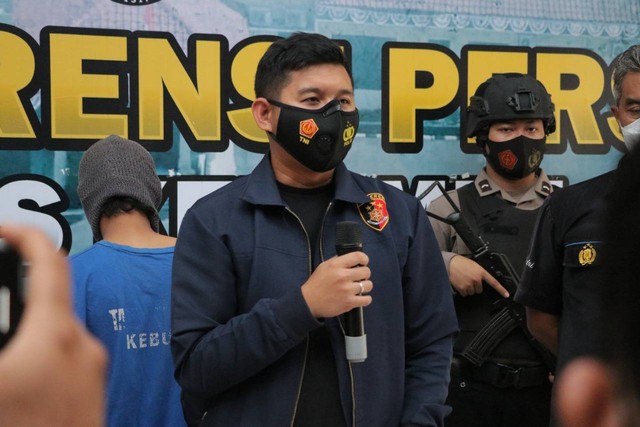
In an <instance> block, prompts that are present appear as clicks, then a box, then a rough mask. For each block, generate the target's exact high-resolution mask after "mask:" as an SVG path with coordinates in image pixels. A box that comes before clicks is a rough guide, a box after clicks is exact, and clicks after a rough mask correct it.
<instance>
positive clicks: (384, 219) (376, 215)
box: [358, 193, 389, 231]
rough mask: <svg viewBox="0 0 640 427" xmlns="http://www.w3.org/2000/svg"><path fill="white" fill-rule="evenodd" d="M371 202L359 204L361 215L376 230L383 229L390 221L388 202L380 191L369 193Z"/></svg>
mask: <svg viewBox="0 0 640 427" xmlns="http://www.w3.org/2000/svg"><path fill="white" fill-rule="evenodd" d="M367 196H369V199H371V201H370V202H367V203H362V204H360V205H358V212H360V217H361V218H362V220H363V221H364V223H365V224H367V225H368V226H369V227H371V228H373V229H374V230H376V231H382V229H383V228H385V227H386V226H387V224H388V223H389V211H387V202H386V201H385V199H384V196H383V195H382V194H380V193H369V194H367Z"/></svg>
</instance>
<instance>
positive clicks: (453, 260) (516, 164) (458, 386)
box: [427, 73, 555, 427]
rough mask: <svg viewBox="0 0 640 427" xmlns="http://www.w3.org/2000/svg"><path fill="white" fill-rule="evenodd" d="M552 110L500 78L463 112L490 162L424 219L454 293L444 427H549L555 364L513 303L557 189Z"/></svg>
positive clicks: (534, 90) (539, 94) (512, 79)
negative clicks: (537, 227) (549, 150)
mask: <svg viewBox="0 0 640 427" xmlns="http://www.w3.org/2000/svg"><path fill="white" fill-rule="evenodd" d="M553 113H554V105H553V103H552V102H551V97H550V95H549V94H548V93H547V91H546V89H545V88H544V86H543V85H542V84H541V83H540V82H539V81H537V80H536V79H534V78H533V77H531V76H528V75H523V74H517V73H509V74H496V75H494V76H493V77H491V78H490V79H488V80H487V81H485V82H484V83H482V84H481V85H480V86H479V87H478V88H477V90H476V92H475V94H474V96H472V97H471V99H470V103H469V106H468V108H467V116H466V119H467V120H466V123H467V127H466V130H467V136H468V137H475V138H476V143H477V144H478V147H479V148H480V149H481V150H482V154H483V155H484V156H485V158H486V165H485V167H484V168H483V169H482V170H481V171H480V172H479V173H478V175H477V177H476V179H475V181H474V182H473V183H470V184H468V185H466V186H464V187H461V188H459V189H457V190H454V191H451V192H449V193H444V194H443V196H441V197H439V198H437V199H435V200H434V201H433V202H432V203H431V204H430V205H429V207H428V209H427V211H428V213H429V216H430V221H431V224H432V226H433V229H434V232H435V234H436V238H437V240H438V243H439V245H440V249H441V251H442V255H443V258H444V261H445V264H446V265H447V268H448V272H449V280H450V282H451V285H452V287H453V291H454V293H455V298H454V299H455V304H456V314H457V316H458V321H459V324H460V334H459V335H458V337H457V339H456V342H455V344H454V356H455V357H454V362H453V366H452V370H451V377H452V378H451V385H450V387H449V398H448V404H449V405H451V406H452V408H453V412H452V414H451V415H450V416H449V417H448V418H447V419H446V425H447V426H448V427H457V426H461V427H485V426H486V427H514V426H519V427H520V426H522V427H542V426H544V427H546V426H547V425H548V424H549V406H550V396H551V384H550V382H549V373H550V372H551V371H552V369H553V366H552V365H553V358H552V357H550V355H549V353H548V352H547V351H546V350H545V349H544V348H543V347H542V346H541V345H539V344H538V343H537V342H536V341H535V340H534V339H533V338H532V337H531V334H530V333H529V332H528V330H527V328H526V319H525V315H524V309H523V308H522V307H521V306H519V305H518V304H516V303H515V302H513V300H512V298H513V295H514V294H515V291H516V287H517V284H518V281H519V278H518V273H519V272H520V271H522V269H523V267H524V262H525V257H526V254H527V251H528V248H529V241H530V239H531V235H532V232H533V226H534V223H535V219H536V215H537V211H538V210H539V208H540V206H541V205H542V203H543V202H544V199H545V198H546V197H547V196H548V195H549V194H550V193H551V192H552V191H553V187H552V185H551V183H550V181H549V179H548V177H547V176H546V175H545V173H544V172H543V171H542V169H541V168H540V163H541V161H542V158H543V155H544V151H545V142H546V136H547V135H548V134H550V133H552V132H554V131H555V119H554V115H553Z"/></svg>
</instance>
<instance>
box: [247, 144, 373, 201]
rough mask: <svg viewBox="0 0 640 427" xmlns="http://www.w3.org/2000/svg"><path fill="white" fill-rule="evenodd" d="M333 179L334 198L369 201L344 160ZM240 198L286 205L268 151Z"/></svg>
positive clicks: (249, 178) (250, 176) (251, 175)
mask: <svg viewBox="0 0 640 427" xmlns="http://www.w3.org/2000/svg"><path fill="white" fill-rule="evenodd" d="M333 180H334V182H335V194H334V199H336V200H342V201H345V202H348V203H357V204H361V203H367V202H369V201H370V199H369V197H368V196H367V193H366V192H365V191H364V190H363V189H362V188H361V187H360V186H359V185H358V183H357V182H356V180H355V179H354V177H353V175H352V174H351V172H349V170H348V169H347V167H346V166H345V164H344V162H341V163H340V164H339V165H338V166H337V167H336V169H335V171H334V175H333ZM242 200H245V201H247V202H249V203H252V204H254V205H272V206H286V203H285V202H284V200H282V197H281V196H280V191H279V190H278V185H277V183H276V178H275V173H274V172H273V167H272V166H271V155H270V154H269V153H267V154H266V155H265V156H264V157H263V159H262V160H261V161H260V163H259V164H258V166H256V168H255V169H254V170H253V172H251V174H250V175H249V177H248V181H247V185H246V187H245V190H244V192H243V194H242Z"/></svg>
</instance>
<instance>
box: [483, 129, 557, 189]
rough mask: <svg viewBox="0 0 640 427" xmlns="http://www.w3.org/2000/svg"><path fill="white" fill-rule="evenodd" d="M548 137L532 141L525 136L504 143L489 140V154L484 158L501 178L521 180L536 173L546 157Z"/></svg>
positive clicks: (487, 141)
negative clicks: (545, 150)
mask: <svg viewBox="0 0 640 427" xmlns="http://www.w3.org/2000/svg"><path fill="white" fill-rule="evenodd" d="M546 140H547V137H546V136H545V137H543V138H541V139H531V138H527V137H526V136H524V135H520V136H518V137H516V138H513V139H510V140H508V141H504V142H495V141H491V140H490V139H487V140H486V142H485V144H486V145H487V147H488V148H489V153H488V154H487V152H486V151H484V156H485V157H486V158H487V161H488V162H489V164H490V165H491V166H492V167H493V169H494V170H495V171H496V173H498V174H499V175H500V176H502V177H503V178H506V179H510V180H516V179H521V178H524V177H526V176H528V175H529V174H531V173H533V172H535V171H536V170H538V168H539V167H540V163H542V158H543V157H544V149H545V142H546Z"/></svg>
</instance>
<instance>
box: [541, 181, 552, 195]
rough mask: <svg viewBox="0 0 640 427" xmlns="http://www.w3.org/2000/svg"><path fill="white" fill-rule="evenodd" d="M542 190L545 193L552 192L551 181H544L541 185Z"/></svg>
mask: <svg viewBox="0 0 640 427" xmlns="http://www.w3.org/2000/svg"><path fill="white" fill-rule="evenodd" d="M540 191H542V192H543V193H545V194H549V193H551V183H549V182H547V181H542V184H541V185H540Z"/></svg>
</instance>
